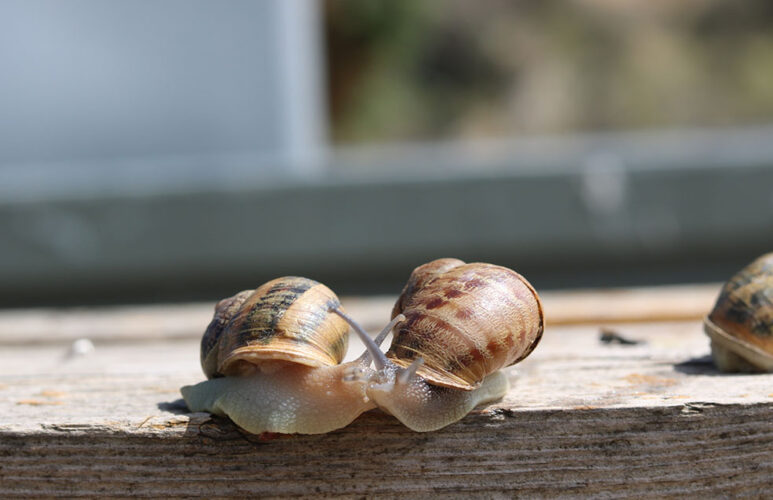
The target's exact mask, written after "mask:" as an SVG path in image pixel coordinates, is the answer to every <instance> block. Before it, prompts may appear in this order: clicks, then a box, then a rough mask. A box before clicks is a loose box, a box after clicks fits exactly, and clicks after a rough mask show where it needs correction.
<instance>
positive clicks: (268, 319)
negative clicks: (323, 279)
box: [201, 276, 349, 378]
mask: <svg viewBox="0 0 773 500" xmlns="http://www.w3.org/2000/svg"><path fill="white" fill-rule="evenodd" d="M333 308H339V309H342V308H341V303H340V301H339V300H338V297H336V295H335V293H333V291H332V290H330V289H329V288H328V287H326V286H325V285H323V284H321V283H318V282H316V281H314V280H310V279H307V278H300V277H295V276H286V277H283V278H277V279H275V280H272V281H269V282H268V283H265V284H263V285H261V286H260V287H259V288H258V289H256V290H254V291H253V290H245V291H242V292H239V293H238V294H236V295H234V296H233V297H230V298H227V299H224V300H221V301H220V302H219V303H218V304H217V306H216V308H215V315H214V317H213V319H212V322H211V323H210V324H209V326H208V327H207V330H206V332H205V333H204V337H203V338H202V341H201V364H202V368H203V370H204V373H205V375H206V376H207V377H208V378H213V377H219V376H223V375H231V374H238V373H240V371H241V370H242V369H243V368H244V363H250V364H253V365H260V364H261V363H262V362H264V361H268V360H274V361H277V360H278V361H289V362H293V363H299V364H302V365H307V366H323V365H337V364H339V363H340V362H341V360H342V359H343V357H344V355H345V354H346V348H347V343H348V340H349V336H348V332H349V326H348V324H347V323H346V322H345V321H344V320H343V319H342V318H341V317H340V316H338V315H336V314H333V313H332V312H331V310H332V309H333Z"/></svg>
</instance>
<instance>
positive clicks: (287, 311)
mask: <svg viewBox="0 0 773 500" xmlns="http://www.w3.org/2000/svg"><path fill="white" fill-rule="evenodd" d="M350 321H352V320H351V318H348V316H346V313H345V312H344V311H343V308H342V307H341V303H340V302H339V300H338V297H336V295H335V294H334V293H333V292H332V291H331V290H330V289H329V288H327V287H326V286H324V285H322V284H321V283H318V282H316V281H313V280H310V279H307V278H300V277H294V276H289V277H284V278H278V279H275V280H272V281H269V282H268V283H266V284H264V285H262V286H260V287H258V288H257V289H256V290H254V291H253V290H245V291H243V292H239V293H237V294H236V295H234V296H233V297H230V298H227V299H224V300H221V301H220V302H219V303H218V304H217V306H216V309H215V315H214V317H213V319H212V322H211V323H210V324H209V326H208V327H207V329H206V331H205V333H204V336H203V338H202V341H201V365H202V368H203V370H204V374H205V375H206V376H207V378H208V379H209V380H206V381H204V382H200V383H198V384H195V385H191V386H184V387H182V388H181V390H180V391H181V392H182V395H183V398H184V399H185V402H186V404H187V405H188V408H189V409H190V410H191V411H208V412H211V413H214V414H217V415H221V416H227V417H230V418H231V420H233V421H234V422H235V423H236V424H237V425H238V426H240V427H242V428H243V429H245V430H247V431H249V432H252V433H256V434H259V433H263V432H277V433H303V434H318V433H324V432H329V431H331V430H334V429H338V428H340V427H344V426H345V425H347V424H349V423H350V422H351V421H352V420H354V419H355V418H356V417H357V416H358V415H359V414H361V413H362V412H364V411H366V410H369V409H371V408H374V407H375V404H374V403H373V402H372V401H370V400H369V399H368V397H367V395H366V393H365V387H364V384H363V382H362V381H361V380H359V379H358V377H357V376H356V375H357V374H359V373H360V371H362V370H364V369H365V368H367V367H368V365H369V364H370V362H371V360H370V355H369V354H363V356H361V357H360V358H359V359H357V360H355V361H351V362H349V363H341V360H342V359H343V358H344V355H345V354H346V347H347V343H348V332H349V325H348V322H350ZM392 326H393V324H390V325H387V328H385V329H384V331H382V332H381V334H380V335H379V336H378V337H377V338H376V340H375V342H374V341H373V340H370V338H369V340H370V341H371V342H374V343H375V344H377V345H378V344H380V343H381V341H383V339H384V338H385V337H386V336H387V334H388V333H389V331H391V328H392Z"/></svg>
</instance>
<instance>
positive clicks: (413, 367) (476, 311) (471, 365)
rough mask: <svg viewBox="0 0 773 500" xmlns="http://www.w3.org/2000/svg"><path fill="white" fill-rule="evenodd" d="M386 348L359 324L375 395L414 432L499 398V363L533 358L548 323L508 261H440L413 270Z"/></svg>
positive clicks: (504, 386) (504, 385) (368, 388)
mask: <svg viewBox="0 0 773 500" xmlns="http://www.w3.org/2000/svg"><path fill="white" fill-rule="evenodd" d="M402 316H404V317H405V319H404V321H401V322H400V323H399V326H398V328H397V329H396V331H395V334H394V338H393V341H392V344H391V347H390V348H389V350H388V351H387V352H386V353H383V352H381V351H380V350H379V348H378V345H377V344H376V343H375V342H373V341H371V340H370V338H369V337H368V336H367V335H366V334H365V333H364V332H363V331H362V329H361V328H359V327H357V326H356V324H352V326H353V327H354V329H355V331H356V332H357V333H358V335H360V337H361V338H362V340H363V342H364V343H365V345H366V348H367V350H368V352H369V353H370V355H371V357H372V359H373V364H374V367H375V369H368V370H364V371H363V372H360V377H361V379H362V381H363V383H364V385H365V392H366V394H367V396H368V398H369V399H371V400H372V401H374V402H375V403H376V404H377V405H378V406H379V408H381V409H383V410H386V411H387V412H389V413H391V414H392V415H393V416H395V417H396V418H397V419H398V420H400V421H401V422H402V423H403V424H404V425H406V426H407V427H409V428H410V429H412V430H415V431H431V430H435V429H439V428H441V427H444V426H446V425H449V424H451V423H453V422H456V421H458V420H459V419H461V418H462V417H464V416H465V415H466V414H467V413H469V412H470V410H472V409H473V408H474V407H475V406H477V405H478V404H481V403H486V402H490V401H494V400H497V399H500V398H501V397H502V396H504V394H505V393H506V392H507V390H508V382H507V378H506V377H505V375H504V374H503V373H502V372H501V371H500V368H503V367H506V366H510V365H512V364H515V363H517V362H519V361H521V360H523V359H524V358H525V357H526V356H528V355H529V354H530V353H531V352H532V351H533V350H534V348H535V347H536V346H537V343H538V342H539V340H540V338H541V336H542V332H543V329H544V317H543V310H542V304H541V302H540V299H539V296H538V295H537V292H536V291H535V290H534V288H533V287H532V286H531V285H530V284H529V282H528V281H526V280H525V279H524V278H523V277H522V276H521V275H520V274H518V273H516V272H515V271H512V270H511V269H508V268H506V267H501V266H496V265H492V264H484V263H471V264H465V263H464V262H463V261H461V260H458V259H438V260H435V261H432V262H429V263H427V264H424V265H422V266H419V267H417V268H416V269H414V271H413V273H412V274H411V276H410V278H409V280H408V283H407V284H406V286H405V288H404V289H403V292H402V294H401V295H400V297H399V298H398V300H397V303H396V304H395V306H394V309H393V311H392V318H393V322H394V321H395V320H397V321H398V322H399V321H400V320H401V317H402Z"/></svg>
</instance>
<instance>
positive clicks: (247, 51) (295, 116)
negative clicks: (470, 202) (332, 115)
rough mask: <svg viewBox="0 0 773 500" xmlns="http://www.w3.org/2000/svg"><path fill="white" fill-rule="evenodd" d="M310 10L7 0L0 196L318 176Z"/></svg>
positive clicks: (312, 4) (270, 4)
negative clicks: (297, 173) (310, 172)
mask: <svg viewBox="0 0 773 500" xmlns="http://www.w3.org/2000/svg"><path fill="white" fill-rule="evenodd" d="M319 10H320V9H319V4H318V3H317V2H316V1H307V0H262V1H251V0H228V1H224V2H212V1H207V0H154V1H149V0H138V1H125V0H68V1H66V2H65V1H59V0H3V1H2V2H0V176H4V177H0V180H3V181H4V182H0V184H3V185H4V188H2V191H0V196H2V195H3V192H5V194H6V195H7V196H21V195H20V194H19V193H20V192H21V191H25V192H32V193H34V192H36V191H39V190H41V189H51V190H54V191H56V190H60V189H66V187H67V186H68V185H71V186H72V187H73V189H76V190H88V189H89V185H93V187H94V188H100V187H108V188H109V187H110V186H111V185H114V184H115V183H116V182H118V183H120V184H121V185H122V187H123V188H126V185H127V184H129V185H131V184H132V183H143V182H144V183H146V184H155V185H157V184H159V183H161V184H164V183H174V182H177V181H176V180H175V178H177V177H180V176H183V175H188V176H191V177H192V178H194V179H195V178H200V182H201V183H203V184H206V183H208V182H216V181H217V178H218V177H221V176H222V175H221V174H219V173H218V171H224V172H223V175H227V174H228V172H229V171H233V170H237V171H239V170H254V169H269V170H270V169H279V168H282V169H283V170H286V169H287V168H290V169H292V168H296V169H306V168H313V166H314V164H315V163H316V162H317V161H318V158H319V153H320V152H321V151H322V150H323V149H324V146H325V136H326V117H325V112H324V102H323V97H324V95H323V94H324V92H323V89H324V84H323V78H322V71H321V68H322V63H321V55H322V46H323V44H322V43H321V21H320V12H319ZM135 160H136V161H135ZM164 170H166V171H167V173H166V174H165V173H164V172H163V171H164ZM231 174H233V172H231ZM236 177H239V175H238V173H237V174H236ZM143 179H144V180H143ZM182 182H183V184H184V183H185V182H188V183H191V182H195V181H191V180H187V181H182ZM41 183H42V184H44V185H48V184H49V183H54V184H55V186H49V188H44V187H42V186H40V184H41ZM100 184H105V185H107V186H100ZM0 201H2V199H0Z"/></svg>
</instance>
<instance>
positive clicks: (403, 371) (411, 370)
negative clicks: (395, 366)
mask: <svg viewBox="0 0 773 500" xmlns="http://www.w3.org/2000/svg"><path fill="white" fill-rule="evenodd" d="M423 364H424V358H422V357H418V358H416V359H415V360H413V363H411V364H410V365H409V366H408V368H400V369H399V370H398V372H397V383H398V384H407V383H408V382H410V381H411V379H412V378H413V377H415V376H416V370H418V369H419V368H420V367H421V365H423Z"/></svg>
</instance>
